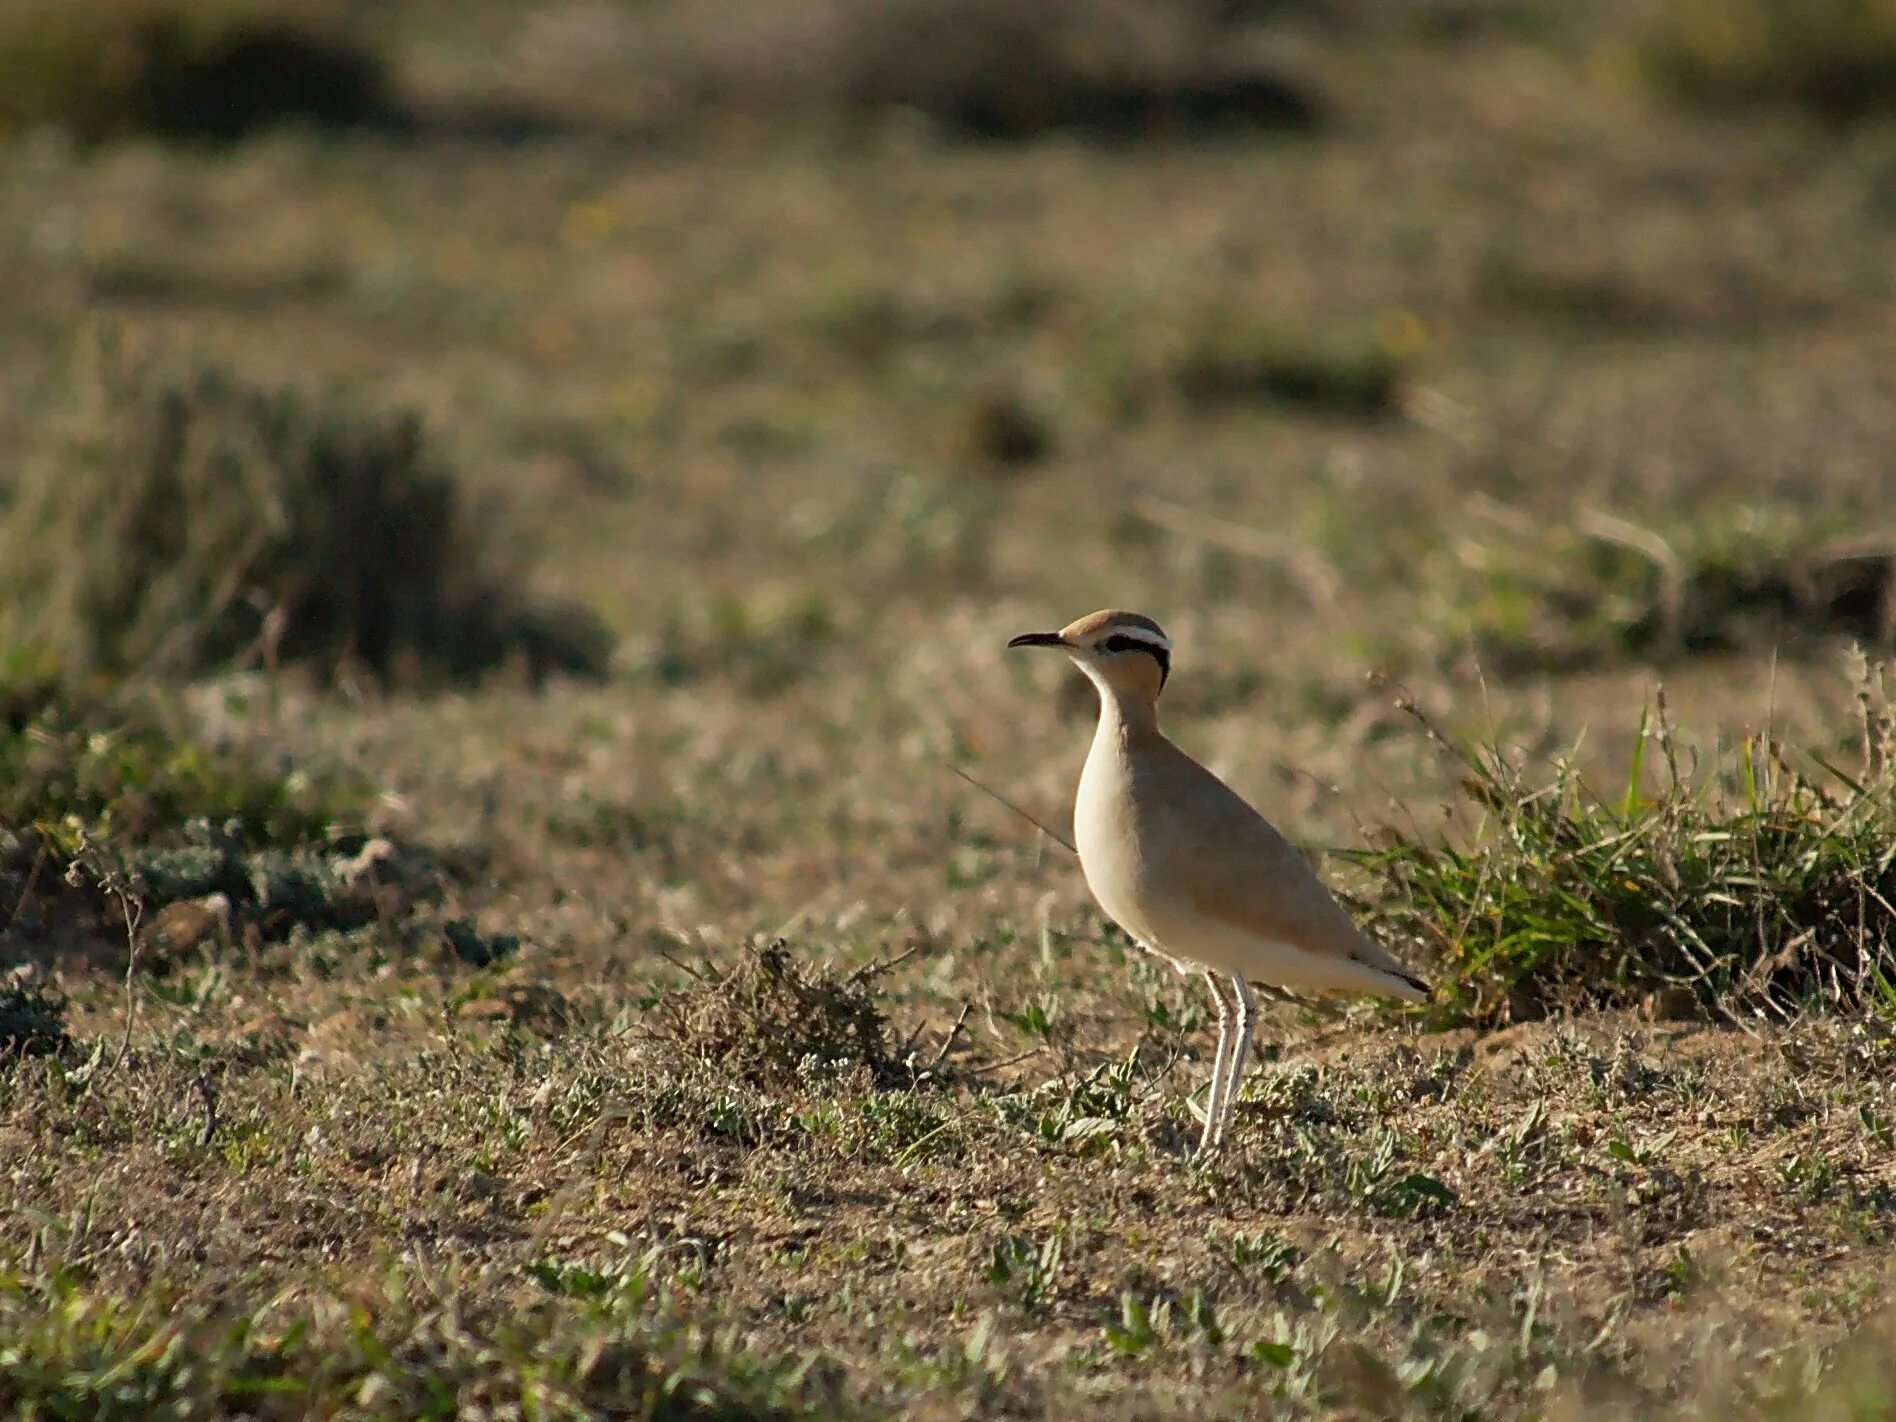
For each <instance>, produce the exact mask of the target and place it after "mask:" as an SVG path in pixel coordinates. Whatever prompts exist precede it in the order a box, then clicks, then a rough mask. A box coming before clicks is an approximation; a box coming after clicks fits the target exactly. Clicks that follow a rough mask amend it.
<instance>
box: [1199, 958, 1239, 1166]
mask: <svg viewBox="0 0 1896 1422" xmlns="http://www.w3.org/2000/svg"><path fill="white" fill-rule="evenodd" d="M1205 985H1206V986H1207V987H1209V988H1210V989H1211V1003H1212V1007H1213V1008H1214V1009H1216V1011H1217V1013H1218V1051H1217V1053H1216V1055H1214V1056H1213V1057H1212V1059H1211V1085H1210V1086H1209V1087H1208V1088H1207V1089H1206V1091H1205V1134H1204V1135H1203V1136H1202V1137H1200V1138H1199V1142H1198V1153H1199V1154H1200V1155H1204V1154H1205V1153H1206V1152H1208V1151H1209V1150H1210V1149H1211V1148H1212V1147H1213V1146H1214V1145H1216V1144H1217V1135H1218V1117H1219V1115H1220V1114H1221V1113H1222V1112H1223V1111H1224V1079H1225V1063H1226V1061H1228V1060H1229V1049H1230V1046H1231V1004H1230V1002H1229V1001H1228V1000H1227V999H1226V997H1225V993H1224V985H1223V984H1222V983H1220V982H1219V981H1218V975H1217V974H1216V973H1206V974H1205Z"/></svg>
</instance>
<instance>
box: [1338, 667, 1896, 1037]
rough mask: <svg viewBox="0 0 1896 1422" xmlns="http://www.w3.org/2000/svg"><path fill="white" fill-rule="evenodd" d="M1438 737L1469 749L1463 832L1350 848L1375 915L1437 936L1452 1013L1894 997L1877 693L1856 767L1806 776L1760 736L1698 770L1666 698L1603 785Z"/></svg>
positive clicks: (1730, 1007)
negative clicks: (1373, 893)
mask: <svg viewBox="0 0 1896 1422" xmlns="http://www.w3.org/2000/svg"><path fill="white" fill-rule="evenodd" d="M1431 734H1432V735H1436V736H1437V738H1438V739H1439V740H1441V741H1442V743H1443V744H1444V745H1447V746H1449V747H1450V748H1451V749H1452V750H1453V752H1454V753H1455V754H1456V755H1457V756H1458V757H1459V758H1460V760H1461V763H1462V766H1463V770H1464V777H1463V780H1462V788H1463V790H1464V792H1465V793H1466V795H1467V796H1468V798H1469V800H1470V801H1471V802H1472V803H1473V805H1474V806H1475V809H1476V816H1477V818H1476V821H1475V823H1474V826H1473V828H1472V830H1471V831H1470V833H1469V834H1468V835H1467V836H1466V838H1465V839H1464V840H1463V841H1462V842H1460V843H1448V844H1437V843H1430V842H1426V841H1424V840H1423V839H1422V838H1420V837H1419V836H1417V835H1412V834H1408V833H1400V832H1399V833H1397V834H1396V836H1395V838H1394V841H1393V842H1392V843H1390V844H1388V845H1386V846H1384V847H1381V848H1377V849H1372V850H1369V851H1366V852H1364V853H1363V854H1361V855H1360V856H1359V858H1360V859H1361V861H1362V862H1363V863H1364V864H1366V865H1367V866H1368V867H1369V868H1371V869H1372V870H1373V871H1375V872H1376V874H1377V875H1379V876H1380V878H1381V879H1382V881H1383V888H1382V890H1381V893H1380V897H1379V900H1378V902H1377V903H1376V904H1375V905H1374V918H1375V919H1377V920H1379V921H1380V924H1381V926H1382V927H1383V928H1384V929H1385V930H1386V931H1389V932H1391V933H1393V934H1394V935H1395V936H1397V937H1398V938H1403V939H1408V940H1411V941H1414V940H1420V941H1421V942H1423V943H1424V944H1426V945H1427V946H1428V948H1429V950H1430V951H1431V952H1432V953H1433V954H1434V956H1435V957H1436V959H1437V961H1438V962H1439V964H1440V968H1439V970H1438V973H1437V984H1438V986H1437V999H1438V1001H1439V1002H1441V1003H1443V1004H1444V1005H1445V1006H1446V1007H1447V1009H1448V1010H1449V1011H1451V1012H1452V1013H1453V1014H1455V1015H1456V1016H1457V1017H1460V1018H1462V1019H1465V1020H1468V1021H1472V1022H1476V1023H1483V1024H1493V1023H1497V1022H1502V1021H1507V1020H1511V1019H1520V1018H1533V1017H1540V1016H1544V1015H1546V1014H1547V1013H1549V1012H1553V1011H1556V1010H1560V1009H1568V1008H1581V1007H1588V1006H1625V1005H1632V1004H1636V1003H1640V1002H1642V1001H1646V1002H1647V1004H1648V1005H1656V1006H1659V1007H1661V1008H1662V1009H1663V1010H1664V1011H1665V1012H1666V1013H1667V1014H1668V1015H1671V1014H1674V1013H1676V1012H1677V1011H1678V1010H1680V1009H1681V1008H1682V1007H1684V1006H1686V1005H1688V1004H1694V1005H1696V1007H1697V1009H1698V1010H1700V1011H1703V1012H1706V1013H1721V1014H1724V1015H1727V1016H1731V1017H1746V1018H1749V1017H1752V1016H1754V1015H1757V1014H1766V1015H1770V1016H1778V1017H1788V1016H1792V1015H1795V1014H1796V1013H1798V1012H1800V1011H1805V1010H1813V1009H1825V1008H1834V1009H1840V1010H1858V1009H1862V1008H1864V1007H1866V1006H1873V1005H1877V1004H1880V1003H1884V1002H1886V1001H1888V1000H1890V992H1891V986H1890V985H1891V984H1892V983H1896V771H1893V770H1892V769H1891V762H1890V752H1891V750H1892V747H1893V746H1896V738H1893V737H1892V733H1891V721H1890V717H1889V714H1888V712H1887V709H1886V708H1885V707H1884V706H1883V705H1882V703H1881V702H1880V701H1877V702H1874V703H1872V702H1871V701H1870V700H1869V699H1867V698H1866V700H1865V741H1866V745H1867V747H1868V750H1869V754H1868V757H1867V759H1868V762H1869V768H1868V769H1867V771H1865V772H1864V773H1863V774H1862V775H1860V776H1856V777H1852V776H1847V775H1845V774H1843V773H1842V772H1841V771H1830V770H1826V771H1825V772H1824V773H1822V774H1819V773H1817V772H1816V771H1806V770H1803V769H1800V768H1798V767H1797V766H1795V765H1793V764H1792V763H1791V762H1790V760H1789V759H1788V758H1787V757H1786V755H1785V753H1784V752H1783V751H1782V749H1781V748H1780V747H1778V746H1777V745H1776V744H1775V743H1774V742H1772V741H1770V740H1768V739H1766V738H1762V737H1753V738H1750V739H1747V740H1746V741H1745V742H1744V743H1743V744H1742V745H1741V746H1740V747H1739V748H1738V749H1737V751H1736V752H1735V753H1734V754H1733V755H1731V756H1730V757H1728V758H1727V759H1725V760H1724V761H1723V762H1721V763H1719V764H1717V765H1716V766H1714V767H1712V768H1710V769H1708V770H1704V771H1700V772H1697V773H1689V772H1687V771H1685V770H1682V769H1681V753H1680V748H1679V747H1678V745H1677V744H1676V742H1675V740H1674V736H1673V732H1672V729H1671V727H1670V726H1669V725H1668V724H1667V723H1666V721H1665V718H1664V711H1663V701H1662V702H1661V710H1660V714H1659V716H1658V718H1657V720H1656V722H1654V723H1653V724H1651V725H1650V726H1647V727H1642V730H1641V732H1640V734H1639V736H1638V738H1637V740H1636V741H1635V743H1634V746H1633V751H1632V757H1631V764H1630V766H1629V769H1628V773H1627V777H1626V783H1625V784H1624V785H1623V786H1620V787H1618V788H1616V789H1614V790H1612V791H1611V792H1602V791H1601V790H1599V789H1598V788H1596V787H1595V786H1592V785H1589V784H1588V783H1587V782H1586V781H1585V780H1584V779H1583V778H1582V777H1581V775H1580V773H1579V772H1578V770H1576V769H1575V768H1574V766H1573V765H1572V764H1571V763H1570V762H1567V761H1560V762H1557V763H1556V764H1555V765H1554V767H1553V770H1552V774H1551V776H1550V777H1548V778H1547V779H1546V780H1545V781H1544V782H1533V781H1530V780H1529V779H1528V778H1527V776H1526V775H1525V774H1524V773H1523V771H1522V770H1521V769H1520V767H1519V766H1517V765H1516V764H1515V763H1514V762H1513V761H1511V760H1510V759H1509V758H1508V757H1507V755H1506V754H1505V753H1504V752H1502V751H1501V750H1499V749H1498V748H1496V747H1493V746H1480V747H1466V746H1459V745H1454V744H1453V743H1451V742H1449V741H1447V739H1446V738H1444V737H1441V736H1440V735H1439V733H1437V732H1434V731H1433V729H1432V728H1431ZM1655 763H1656V764H1655ZM1649 772H1650V773H1649ZM1649 780H1652V781H1656V782H1657V783H1656V788H1654V787H1652V786H1650V785H1649V783H1648V782H1649Z"/></svg>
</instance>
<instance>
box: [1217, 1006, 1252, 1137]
mask: <svg viewBox="0 0 1896 1422" xmlns="http://www.w3.org/2000/svg"><path fill="white" fill-rule="evenodd" d="M1231 986H1232V987H1233V988H1235V989H1236V990H1237V995H1238V1030H1237V1031H1236V1032H1234V1033H1233V1034H1232V1036H1233V1038H1234V1039H1235V1040H1233V1042H1232V1044H1231V1064H1230V1065H1229V1066H1227V1067H1226V1068H1225V1096H1224V1110H1223V1112H1222V1114H1221V1115H1220V1116H1219V1117H1218V1135H1217V1141H1219V1142H1221V1141H1223V1140H1224V1133H1225V1128H1226V1127H1227V1126H1229V1125H1230V1124H1231V1118H1232V1117H1233V1116H1234V1115H1236V1114H1237V1109H1238V1087H1239V1086H1240V1085H1241V1084H1242V1083H1243V1081H1244V1071H1245V1068H1246V1067H1248V1066H1250V1064H1251V1043H1252V1042H1253V1041H1255V1040H1256V1038H1257V994H1256V993H1255V992H1253V991H1252V990H1251V985H1250V984H1249V983H1247V982H1246V981H1245V980H1244V979H1243V978H1242V977H1239V976H1238V975H1236V974H1233V975H1232V978H1231Z"/></svg>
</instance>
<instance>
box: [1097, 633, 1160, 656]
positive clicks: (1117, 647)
mask: <svg viewBox="0 0 1896 1422" xmlns="http://www.w3.org/2000/svg"><path fill="white" fill-rule="evenodd" d="M1099 649H1100V650H1101V651H1102V652H1148V651H1151V650H1152V648H1151V644H1150V643H1147V642H1141V641H1140V640H1139V639H1138V638H1136V637H1128V636H1126V635H1124V634H1123V633H1114V634H1113V635H1112V636H1110V637H1108V638H1107V639H1106V640H1105V641H1104V642H1101V643H1100V644H1099Z"/></svg>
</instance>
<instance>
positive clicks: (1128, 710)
mask: <svg viewBox="0 0 1896 1422" xmlns="http://www.w3.org/2000/svg"><path fill="white" fill-rule="evenodd" d="M1080 670H1081V671H1083V672H1085V673H1086V675H1087V679H1088V680H1089V681H1091V682H1092V683H1093V685H1094V687H1095V688H1096V689H1097V690H1098V691H1099V730H1098V733H1097V735H1098V739H1100V740H1102V741H1104V740H1115V741H1116V740H1120V739H1123V738H1125V737H1127V736H1139V735H1148V734H1154V735H1155V734H1157V732H1158V729H1159V708H1158V706H1157V705H1156V704H1155V703H1154V702H1153V701H1151V700H1150V699H1149V698H1147V697H1145V696H1143V695H1141V694H1139V693H1138V692H1136V691H1131V690H1128V689H1126V688H1124V687H1120V686H1115V685H1114V684H1113V683H1112V682H1111V681H1109V680H1107V679H1106V678H1105V677H1104V676H1102V675H1101V674H1100V673H1099V672H1097V671H1095V670H1094V669H1093V668H1092V667H1090V666H1086V665H1084V664H1082V665H1081V667H1080Z"/></svg>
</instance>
